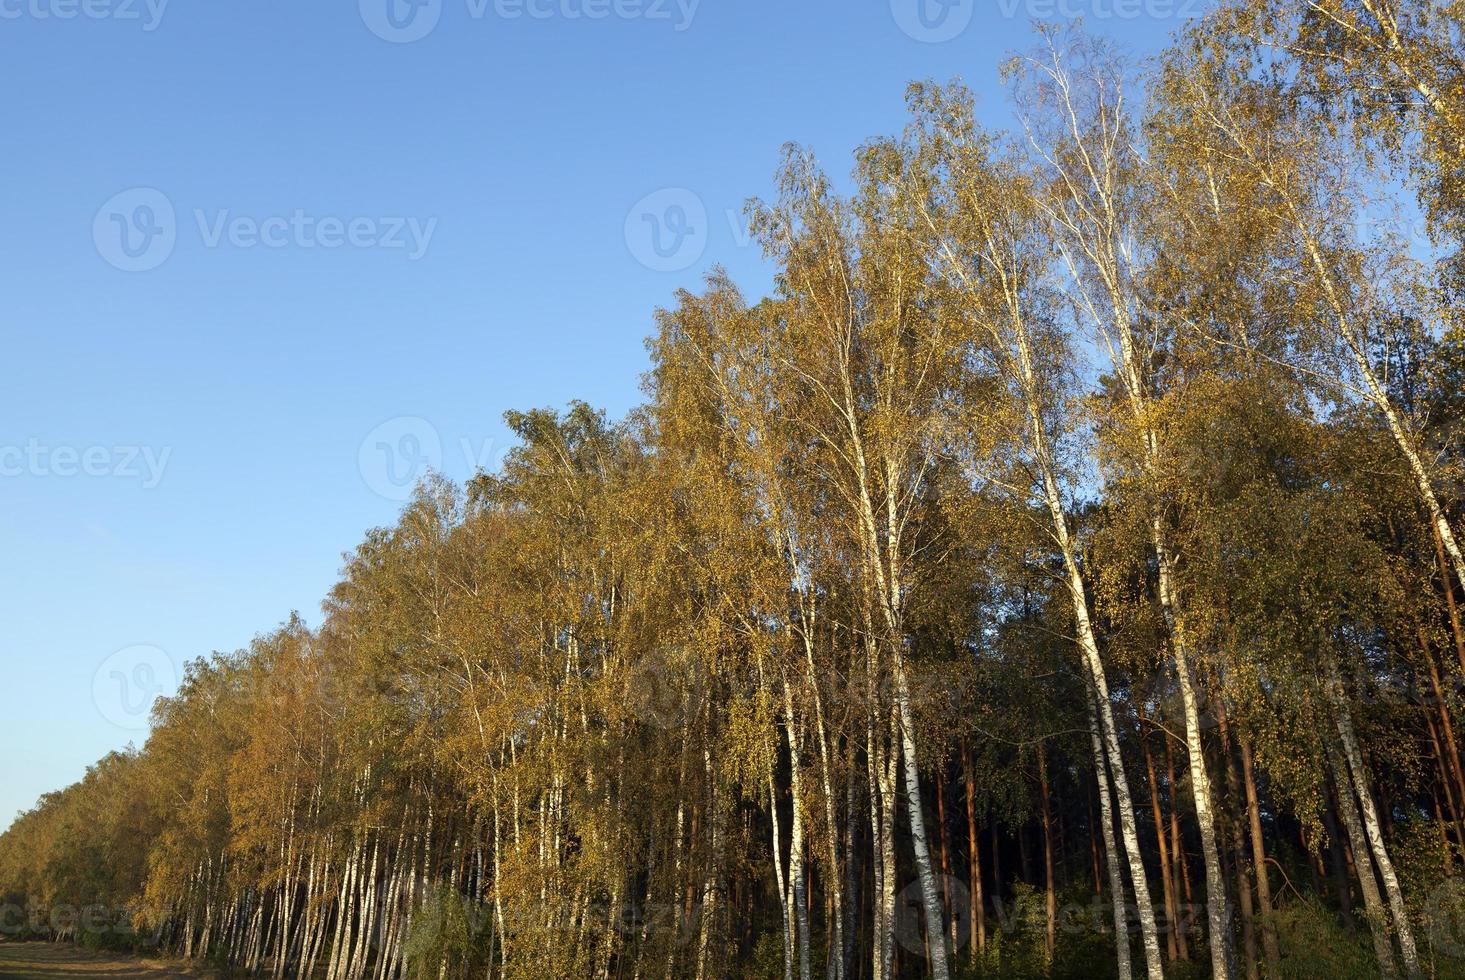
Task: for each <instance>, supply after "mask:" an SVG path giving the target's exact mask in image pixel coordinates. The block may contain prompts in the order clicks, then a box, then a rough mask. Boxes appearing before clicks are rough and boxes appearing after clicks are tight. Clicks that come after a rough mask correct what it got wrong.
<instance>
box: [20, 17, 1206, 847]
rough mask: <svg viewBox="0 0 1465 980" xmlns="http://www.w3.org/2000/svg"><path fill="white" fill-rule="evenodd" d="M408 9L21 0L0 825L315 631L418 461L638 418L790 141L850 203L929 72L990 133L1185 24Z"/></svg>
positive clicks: (731, 258)
mask: <svg viewBox="0 0 1465 980" xmlns="http://www.w3.org/2000/svg"><path fill="white" fill-rule="evenodd" d="M920 2H924V3H926V4H927V5H928V6H927V7H926V9H925V10H924V14H925V16H924V17H923V16H921V14H922V11H921V10H919V9H918V8H917V4H918V3H920ZM387 3H388V0H361V2H360V3H359V4H358V3H357V2H353V0H345V2H341V0H336V2H329V3H319V2H302V0H249V2H235V3H221V2H217V0H172V2H168V3H163V2H162V0H0V64H3V65H4V68H3V77H4V79H5V81H6V83H7V84H6V93H7V94H6V97H5V99H4V100H3V102H0V132H3V133H4V134H5V140H4V146H5V151H4V153H3V154H0V186H3V187H4V188H5V194H4V205H3V215H4V221H3V223H0V263H3V268H4V270H5V274H4V277H3V282H4V305H3V307H0V337H3V340H4V364H5V371H4V381H3V384H0V623H3V632H0V663H3V665H4V672H3V683H0V739H3V745H4V751H3V753H0V827H3V826H4V825H5V824H7V823H8V822H9V821H10V819H11V818H12V816H13V815H14V814H15V813H16V812H17V811H19V810H21V809H23V808H26V807H29V806H30V805H32V804H33V802H34V801H35V799H36V797H37V796H38V795H39V794H40V793H42V792H45V791H48V790H50V789H55V788H59V787H61V786H63V785H65V784H67V783H70V782H73V781H75V780H76V779H78V778H79V777H80V776H81V775H82V773H83V772H84V770H85V767H86V765H87V764H88V763H90V762H91V761H92V760H94V759H95V758H97V757H99V756H100V755H102V754H104V753H106V752H107V751H109V750H111V749H115V748H120V747H122V746H124V745H126V744H127V743H128V742H129V741H136V742H138V743H139V744H140V743H141V742H142V741H143V739H144V738H145V737H146V732H145V720H144V718H143V713H142V708H141V705H142V704H143V703H144V702H145V700H146V696H147V695H148V694H150V693H151V692H152V691H154V690H157V689H162V690H165V691H166V690H169V689H171V684H172V681H173V679H174V677H175V675H176V671H177V669H178V667H179V665H181V663H182V662H183V661H184V660H186V659H190V658H193V657H196V656H199V655H202V654H207V653H209V652H210V651H213V650H231V649H236V648H238V647H240V646H243V645H244V644H246V643H248V641H249V640H250V638H251V637H252V636H253V635H254V634H256V633H257V632H260V631H262V630H265V629H268V628H270V627H272V626H273V625H274V624H276V623H278V622H279V621H281V620H282V619H284V618H285V617H286V616H288V615H289V613H290V611H291V610H292V609H298V610H300V611H301V613H302V614H303V615H304V616H305V617H306V618H307V620H308V621H309V622H311V623H316V622H318V621H319V612H318V608H319V602H320V600H321V598H322V597H323V596H324V595H325V593H326V591H327V590H328V589H329V587H330V586H331V584H332V582H333V581H334V579H335V576H336V573H337V570H338V568H339V566H340V556H341V554H342V552H344V551H347V550H349V549H351V548H352V547H353V546H354V545H355V544H356V542H357V541H358V540H360V538H361V536H362V533H363V531H364V530H365V529H366V528H368V527H370V526H373V525H379V524H384V523H389V522H391V521H392V520H393V518H394V515H395V513H396V511H397V508H398V506H399V503H398V501H397V500H396V499H393V498H394V497H397V496H399V495H400V494H399V491H398V485H399V483H398V482H397V481H401V480H403V479H404V478H405V477H406V476H408V475H410V474H411V473H412V472H413V465H412V464H413V463H414V462H415V461H418V460H422V459H427V460H429V461H433V462H438V463H439V465H440V468H441V469H442V470H444V471H445V472H446V473H447V474H448V475H450V476H452V477H454V478H457V479H462V478H463V477H465V476H467V475H468V474H469V473H470V472H471V470H472V468H473V461H474V460H478V459H481V460H483V461H484V462H487V463H489V464H490V465H492V464H493V462H494V461H495V460H496V459H497V458H498V457H499V456H500V455H501V454H502V452H503V449H504V448H505V446H506V434H505V429H504V427H503V425H502V422H501V419H500V416H501V415H502V413H503V412H504V410H506V409H509V408H526V407H531V406H538V405H555V406H559V405H563V404H564V403H565V402H566V401H568V400H570V399H573V398H581V399H585V400H587V401H589V402H591V403H593V404H595V405H598V406H602V407H604V408H606V409H608V410H609V412H610V413H611V414H612V415H620V414H621V413H623V412H624V411H625V410H626V409H627V408H629V407H630V406H632V405H633V404H635V403H636V402H637V400H638V399H639V397H640V390H639V377H640V374H641V372H642V371H643V370H644V369H645V368H646V355H645V350H644V348H643V343H642V341H643V337H644V336H645V335H646V334H647V333H648V332H649V330H650V328H651V315H652V311H653V310H654V309H655V308H656V307H657V306H658V305H661V304H664V303H666V302H668V300H669V299H670V297H671V294H672V291H673V290H674V289H676V288H677V287H679V286H684V285H687V286H694V285H695V284H696V283H697V282H698V280H699V279H700V277H701V275H702V273H703V272H704V271H705V270H706V269H707V268H708V267H710V266H711V265H713V264H714V263H722V264H724V265H726V266H727V267H728V268H729V269H730V270H731V271H732V273H733V274H734V275H735V276H736V277H737V278H738V279H739V280H740V281H741V282H743V283H744V285H745V287H746V288H747V289H748V290H749V291H750V292H759V291H762V290H763V289H765V288H766V286H767V283H768V273H767V270H766V269H765V268H764V267H763V265H762V262H761V259H760V256H759V255H758V253H757V250H756V248H753V247H750V246H749V245H748V244H747V242H746V237H745V236H744V235H742V234H740V233H737V232H736V231H735V230H734V226H733V224H732V223H730V222H729V218H728V216H729V214H730V213H731V214H732V215H737V214H738V213H739V212H740V209H741V206H742V203H743V201H744V200H745V199H746V198H747V197H749V196H751V195H755V194H766V193H768V192H769V190H770V176H771V174H772V172H773V169H774V167H775V166H776V164H777V161H778V155H779V148H780V146H781V145H782V144H783V143H784V142H785V141H788V140H797V141H799V142H801V143H804V144H805V145H807V146H810V147H811V148H813V149H814V151H815V152H816V153H817V154H818V155H819V156H820V158H821V159H822V160H823V162H824V163H825V165H826V166H827V167H828V168H829V169H830V170H831V171H833V172H834V173H836V174H837V175H844V174H846V173H847V172H848V170H849V161H850V151H851V150H852V149H853V148H854V147H855V146H856V145H858V144H859V143H860V142H861V141H862V140H863V139H865V138H867V137H869V136H871V135H873V134H877V133H882V132H889V131H893V130H895V129H896V128H898V127H899V125H900V124H901V121H902V92H903V89H904V86H905V84H906V82H908V81H909V80H911V79H915V78H927V77H934V78H939V79H946V78H949V77H952V76H957V75H960V76H962V77H964V78H965V79H966V80H967V81H968V83H969V84H971V85H972V86H973V87H974V88H976V89H977V90H978V91H979V92H981V93H983V96H982V97H983V100H984V105H985V109H984V111H985V112H987V113H988V114H989V117H990V118H991V119H992V120H993V121H999V122H1000V121H1001V120H1003V119H1004V118H1005V111H1004V109H1003V105H1002V103H1003V99H1002V94H1001V91H1000V89H999V87H998V85H997V80H996V66H997V64H998V62H999V60H1000V59H1001V57H1002V56H1003V55H1004V54H1006V53H1008V52H1010V51H1013V50H1015V49H1022V48H1026V47H1028V46H1029V45H1030V43H1031V35H1030V33H1029V24H1030V21H1031V19H1032V18H1033V17H1034V16H1036V17H1038V18H1046V19H1053V18H1055V17H1058V16H1061V15H1062V13H1063V12H1064V11H1070V12H1071V11H1085V12H1087V13H1088V22H1089V24H1090V26H1091V27H1092V28H1094V29H1096V30H1098V31H1100V32H1103V33H1106V34H1111V35H1113V36H1116V37H1118V38H1121V39H1123V40H1124V41H1126V42H1127V43H1128V44H1129V45H1130V47H1131V48H1132V50H1134V51H1135V52H1136V53H1138V54H1144V53H1148V52H1150V51H1152V50H1154V48H1155V47H1156V46H1157V45H1158V44H1159V43H1160V42H1161V41H1162V40H1163V39H1164V37H1165V36H1166V35H1167V34H1168V33H1169V32H1170V31H1171V30H1173V29H1174V28H1176V27H1177V26H1178V25H1179V24H1180V23H1181V22H1182V19H1183V18H1182V17H1181V16H1180V15H1181V14H1182V13H1186V12H1193V11H1195V10H1198V9H1199V0H700V2H694V0H680V2H678V0H669V2H665V3H663V2H662V0H391V3H392V4H393V6H392V7H391V8H388V6H387ZM943 3H945V4H948V5H949V7H950V9H946V8H945V7H943V6H942V5H943ZM602 13H603V14H604V16H591V15H594V14H602ZM689 14H690V17H689ZM943 17H944V19H943ZM416 35H421V36H420V37H417V39H415V40H411V38H412V37H414V36H416ZM388 39H391V40H388ZM688 192H690V193H688ZM648 196H649V197H648ZM170 211H171V214H169V212H170ZM703 212H705V216H704V214H703ZM434 441H435V442H436V444H437V446H438V447H440V449H439V450H438V451H436V452H435V451H434Z"/></svg>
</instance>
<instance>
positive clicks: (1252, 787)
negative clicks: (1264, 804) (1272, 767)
mask: <svg viewBox="0 0 1465 980" xmlns="http://www.w3.org/2000/svg"><path fill="white" fill-rule="evenodd" d="M1236 741H1237V743H1238V744H1239V745H1240V747H1241V775H1242V780H1243V782H1244V783H1245V784H1246V816H1247V823H1248V824H1249V827H1250V831H1251V861H1252V866H1253V867H1254V868H1255V869H1256V897H1257V903H1258V904H1259V905H1260V906H1261V910H1260V911H1261V923H1262V949H1263V950H1264V951H1265V952H1266V957H1267V977H1268V978H1269V980H1275V978H1276V977H1278V976H1280V975H1281V970H1282V951H1281V949H1280V948H1279V947H1278V945H1277V927H1276V922H1275V921H1274V920H1273V918H1272V913H1273V911H1274V909H1273V907H1272V883H1271V880H1270V871H1269V869H1268V867H1267V849H1266V842H1265V839H1264V838H1263V836H1262V815H1261V802H1260V799H1259V797H1258V794H1257V791H1256V767H1255V765H1254V764H1253V760H1252V754H1251V739H1250V738H1248V737H1247V734H1246V728H1245V726H1238V727H1237V730H1236Z"/></svg>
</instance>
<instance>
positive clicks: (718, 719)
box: [0, 0, 1465, 980]
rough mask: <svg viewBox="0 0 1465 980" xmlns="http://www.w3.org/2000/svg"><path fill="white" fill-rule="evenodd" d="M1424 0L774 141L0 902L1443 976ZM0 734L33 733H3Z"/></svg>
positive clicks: (1378, 0)
mask: <svg viewBox="0 0 1465 980" xmlns="http://www.w3.org/2000/svg"><path fill="white" fill-rule="evenodd" d="M1462 25H1465V2H1462V0H1435V2H1427V0H1236V2H1235V3H1233V4H1229V5H1225V6H1222V7H1220V8H1219V9H1216V10H1215V11H1213V12H1212V13H1211V14H1209V15H1208V16H1207V17H1206V18H1204V19H1203V20H1201V21H1198V22H1196V23H1195V24H1193V25H1191V26H1189V27H1187V28H1186V29H1185V30H1184V31H1183V32H1181V33H1180V34H1179V35H1177V37H1176V38H1175V39H1174V42H1173V44H1172V46H1171V47H1170V48H1169V49H1168V50H1166V51H1165V52H1164V53H1163V55H1161V56H1160V57H1158V58H1156V59H1155V60H1154V61H1153V62H1150V63H1147V64H1144V65H1135V64H1131V63H1128V62H1126V61H1125V59H1124V58H1123V57H1122V56H1121V54H1120V53H1119V52H1117V51H1116V50H1115V49H1114V48H1113V47H1112V46H1110V45H1109V44H1107V43H1106V42H1104V41H1102V40H1100V39H1097V38H1095V37H1092V36H1089V35H1086V34H1084V33H1082V32H1081V31H1080V30H1076V29H1062V30H1059V29H1049V30H1044V31H1041V32H1040V33H1039V37H1038V39H1037V43H1036V45H1035V47H1034V49H1033V51H1032V52H1030V53H1028V54H1025V55H1020V56H1017V57H1014V58H1013V59H1012V60H1011V61H1010V62H1009V63H1007V64H1006V65H1005V66H1004V67H1003V72H1002V80H1003V84H1004V86H1005V89H1006V92H1007V93H1008V96H1009V98H1010V104H1011V107H1012V109H1013V118H1014V119H1015V124H1014V125H1013V126H1011V127H1009V128H1008V129H1005V130H997V129H992V128H989V127H987V126H984V125H983V124H982V122H980V121H979V118H978V114H977V113H976V111H975V109H974V105H975V100H974V97H973V95H972V94H971V93H970V92H969V91H968V90H967V89H966V88H964V87H963V86H962V85H960V84H959V83H950V84H936V83H921V84H915V85H913V86H912V87H911V88H910V90H909V93H908V105H909V117H908V121H907V123H906V125H905V127H904V129H903V130H902V131H900V132H899V133H897V134H895V135H891V136H885V137H880V138H875V139H872V140H870V141H869V142H868V143H867V144H865V145H864V146H862V147H860V148H859V150H858V152H857V153H856V156H855V167H854V171H853V174H852V176H851V178H850V179H849V180H847V181H846V180H843V179H840V180H834V179H831V178H830V177H829V176H828V175H827V174H826V172H825V171H824V170H822V169H821V168H820V166H819V164H818V163H817V162H816V161H815V160H814V159H813V158H812V156H811V155H810V154H808V153H807V152H806V151H804V150H802V149H800V148H798V147H791V148H789V149H788V150H787V151H786V154H785V159H784V163H783V165H782V167H781V168H780V169H779V171H778V174H777V182H776V187H775V190H774V192H773V193H772V194H771V195H770V196H768V198H767V199H763V200H755V201H754V202H753V203H752V204H750V206H749V212H748V213H749V220H750V223H751V227H752V230H753V233H754V235H755V236H756V238H757V240H758V241H759V242H760V243H761V245H762V246H763V248H764V251H765V253H766V256H767V258H768V261H769V262H770V264H771V265H772V266H773V267H774V269H775V270H776V273H777V276H776V288H775V289H774V290H773V291H772V293H771V294H770V295H769V296H767V297H764V298H756V299H750V298H748V297H746V296H745V295H744V294H743V293H742V291H740V289H739V288H738V286H737V285H736V284H735V283H734V282H732V281H731V280H730V279H729V278H728V277H727V276H726V275H725V274H723V273H722V272H713V273H712V274H711V275H709V276H708V277H707V279H706V281H705V282H704V283H703V284H702V285H701V287H700V288H698V289H697V290H695V291H684V292H680V293H678V294H677V295H676V297H675V299H674V301H673V302H672V303H671V304H670V305H669V307H668V308H666V309H664V310H662V311H661V312H659V313H658V314H657V317H656V329H655V332H654V335H653V336H652V338H651V340H650V341H649V342H648V348H649V352H650V358H651V370H650V372H649V373H648V374H647V376H646V380H645V388H646V395H647V397H646V402H645V404H644V405H643V406H642V407H641V408H639V409H637V410H636V411H634V412H632V413H631V414H630V415H629V416H628V417H626V418H625V419H622V420H619V421H617V422H614V423H612V422H610V421H608V420H607V419H606V418H605V416H604V415H603V414H602V413H600V412H597V411H595V410H594V409H592V408H591V407H589V406H586V405H584V404H579V403H576V404H573V405H571V406H570V407H569V408H568V409H567V410H564V411H554V410H547V409H541V410H535V411H530V412H524V413H517V412H516V413H510V414H509V416H508V418H507V420H508V423H509V425H510V426H511V427H512V429H513V430H514V431H515V433H516V434H517V436H518V438H519V442H518V446H517V448H515V449H514V450H513V451H512V452H511V453H510V454H509V456H508V457H507V459H506V461H505V462H504V465H503V466H502V467H501V468H500V469H499V470H498V471H496V472H493V473H486V472H485V473H480V474H479V475H478V476H476V477H475V478H474V479H472V480H471V481H469V482H468V483H467V484H466V485H454V484H452V483H450V482H447V481H445V480H442V479H438V478H433V479H430V480H429V481H427V482H426V483H424V484H423V485H422V486H421V487H420V488H419V490H418V492H417V494H416V496H415V497H414V499H413V500H412V501H411V502H410V504H409V505H408V506H407V507H406V508H405V510H404V511H403V513H402V515H401V517H400V520H399V521H398V522H397V523H396V524H395V525H394V526H391V527H387V528H381V529H377V530H374V531H372V532H370V533H369V534H368V535H367V537H366V540H365V541H364V542H363V543H362V544H361V545H360V546H359V547H358V548H357V549H356V550H355V552H354V553H352V554H350V555H349V556H347V559H346V562H345V566H344V568H343V571H342V575H341V580H340V582H339V584H338V585H337V586H336V587H335V588H334V590H333V591H332V593H331V595H330V596H329V598H328V600H327V601H326V603H325V607H324V617H323V620H322V622H321V623H320V625H319V626H318V627H310V626H308V625H307V624H306V623H305V622H303V621H302V620H300V619H299V618H298V617H294V616H292V617H291V619H290V620H289V621H288V622H286V623H284V624H283V625H281V626H279V627H278V628H276V629H275V630H273V631H271V632H269V633H266V634H262V635H261V636H260V637H258V638H257V639H256V640H255V642H254V643H253V644H252V645H251V646H250V647H249V648H248V649H245V650H242V651H239V652H237V653H233V654H227V655H225V654H216V655H214V656H212V657H209V658H203V659H199V660H196V661H194V662H192V663H191V664H190V665H189V666H188V669H187V672H186V676H185V679H184V681H183V683H182V685H181V688H180V689H179V691H178V692H177V694H176V695H174V696H172V697H168V698H165V699H162V700H160V701H159V702H158V704H157V705H156V707H155V710H154V714H153V719H152V730H151V734H150V736H149V738H148V740H147V743H146V745H145V746H144V747H143V748H141V749H136V750H129V751H127V752H123V753H117V754H114V755H112V756H109V757H108V758H106V759H104V760H102V761H101V762H99V763H98V764H97V765H96V766H95V767H93V768H92V769H91V770H90V771H89V772H88V775H87V777H86V779H85V780H84V781H83V782H81V783H79V784H77V785H75V786H73V787H70V788H68V789H66V790H63V791H60V792H58V793H53V794H50V795H48V796H46V797H44V798H43V799H42V800H41V801H40V803H39V804H38V805H37V807H36V808H35V809H34V810H31V811H29V812H28V813H25V814H23V815H21V817H20V818H19V819H18V821H17V822H16V823H15V824H14V826H12V827H11V828H10V830H9V831H8V832H7V833H6V834H5V835H4V836H3V837H0V899H3V900H4V902H5V903H6V904H4V905H3V907H0V930H3V932H4V933H5V934H7V935H10V936H11V937H15V936H40V937H46V938H54V939H74V940H79V941H85V942H88V943H97V944H114V945H115V944H121V945H130V946H138V947H156V948H161V949H163V950H165V951H167V952H171V953H174V954H176V955H180V956H183V957H187V958H191V959H196V960H205V961H209V962H212V963H214V964H216V965H218V966H219V967H221V968H222V969H224V970H226V971H230V972H239V973H244V974H248V975H252V976H256V975H259V976H262V975H268V976H270V977H272V978H275V980H283V978H285V977H287V976H288V977H321V978H325V980H397V978H404V977H424V978H432V980H448V978H449V977H464V978H466V977H489V978H499V977H502V978H511V977H594V978H602V980H609V978H612V977H614V978H633V980H642V978H658V980H659V978H666V980H672V978H677V977H696V978H698V980H701V978H711V977H733V976H740V977H741V976H755V977H758V976H761V977H770V978H776V977H782V978H784V980H792V978H794V977H796V976H797V977H799V978H801V980H810V978H812V977H815V976H822V977H824V978H826V980H866V978H869V980H893V978H897V977H926V976H929V977H932V978H935V980H948V978H953V977H996V976H1003V977H1007V976H1015V977H1022V976H1031V977H1093V976H1114V977H1121V978H1125V980H1128V978H1132V977H1134V976H1135V975H1136V974H1143V975H1145V976H1147V977H1150V978H1156V980H1158V978H1162V977H1166V976H1170V977H1204V976H1211V977H1216V978H1221V977H1225V978H1240V977H1242V976H1245V977H1247V978H1248V980H1250V978H1258V977H1268V978H1280V977H1316V976H1338V977H1350V976H1358V977H1371V976H1401V977H1409V978H1415V977H1423V976H1426V975H1427V976H1432V977H1434V976H1438V977H1459V976H1465V883H1462V882H1465V879H1462V878H1461V877H1460V876H1461V874H1462V872H1465V765H1462V761H1461V751H1462V746H1461V739H1460V734H1459V728H1460V726H1461V724H1462V722H1465V715H1462V708H1465V700H1462V698H1465V627H1462V619H1465V611H1462V609H1461V606H1462V604H1465V557H1462V543H1465V542H1462V537H1465V520H1462V514H1465V421H1462V420H1465V323H1462V321H1461V305H1460V304H1461V297H1462V287H1465V259H1462V254H1465V253H1462V251H1461V246H1462V244H1465V195H1462V192H1465V54H1462V52H1465V36H1462ZM12 751H24V747H23V746H21V745H15V746H12Z"/></svg>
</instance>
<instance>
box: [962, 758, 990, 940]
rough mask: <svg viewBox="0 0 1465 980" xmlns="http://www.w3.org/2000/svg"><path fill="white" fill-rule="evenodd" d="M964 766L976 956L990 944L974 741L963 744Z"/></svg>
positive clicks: (972, 918) (972, 928)
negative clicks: (980, 837)
mask: <svg viewBox="0 0 1465 980" xmlns="http://www.w3.org/2000/svg"><path fill="white" fill-rule="evenodd" d="M962 768H963V769H964V770H965V772H966V829H967V854H968V855H969V856H970V858H971V860H970V865H969V871H968V875H969V879H970V881H971V889H970V894H971V922H970V926H971V937H970V941H971V944H972V952H971V955H972V957H973V958H975V957H976V956H977V954H978V953H979V952H980V951H981V950H983V949H985V948H986V946H987V908H986V903H985V902H984V901H983V900H982V849H981V847H980V845H979V844H978V841H977V838H978V831H977V805H976V792H977V790H976V785H975V782H976V772H975V771H974V770H973V769H972V747H971V743H970V742H964V743H963V744H962Z"/></svg>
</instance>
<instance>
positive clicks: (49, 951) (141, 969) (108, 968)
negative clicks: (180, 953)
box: [0, 943, 190, 980]
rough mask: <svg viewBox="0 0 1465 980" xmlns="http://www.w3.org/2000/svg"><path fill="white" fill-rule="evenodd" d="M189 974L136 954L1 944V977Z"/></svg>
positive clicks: (126, 979) (46, 979)
mask: <svg viewBox="0 0 1465 980" xmlns="http://www.w3.org/2000/svg"><path fill="white" fill-rule="evenodd" d="M189 977H190V974H188V973H185V972H183V971H182V970H179V969H176V968H173V967H169V966H168V965H166V964H162V963H154V962H149V961H146V960H139V959H137V958H135V957H128V956H122V955H118V954H113V955H98V954H96V953H91V952H88V951H87V950H84V949H77V948H76V947H75V946H69V945H60V944H54V943H0V980H187V978H189Z"/></svg>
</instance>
